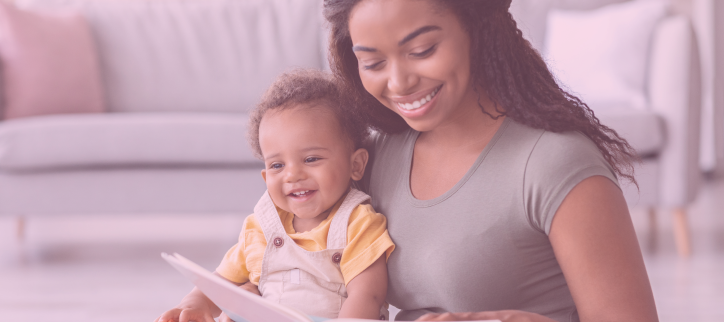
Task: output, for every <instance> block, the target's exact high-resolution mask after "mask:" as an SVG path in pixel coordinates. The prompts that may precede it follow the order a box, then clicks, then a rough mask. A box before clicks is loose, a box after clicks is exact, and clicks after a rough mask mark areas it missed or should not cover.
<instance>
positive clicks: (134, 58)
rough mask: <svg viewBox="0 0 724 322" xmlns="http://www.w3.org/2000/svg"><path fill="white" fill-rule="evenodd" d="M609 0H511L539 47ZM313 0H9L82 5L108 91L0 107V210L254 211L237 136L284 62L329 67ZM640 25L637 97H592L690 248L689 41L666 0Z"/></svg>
mask: <svg viewBox="0 0 724 322" xmlns="http://www.w3.org/2000/svg"><path fill="white" fill-rule="evenodd" d="M635 1H641V0H635ZM651 1H658V0H651ZM662 1H663V0H662ZM619 2H624V1H621V0H585V1H581V0H575V1H574V0H514V1H513V5H512V7H511V12H512V13H513V15H514V17H515V18H516V20H517V21H518V23H519V26H520V28H521V29H522V30H523V32H524V36H525V37H527V38H528V39H529V40H530V41H531V43H532V44H533V45H534V46H535V47H536V48H537V49H538V50H539V51H540V52H541V53H544V56H545V55H546V48H545V45H546V42H549V41H550V40H551V39H553V38H551V37H552V36H557V38H555V39H559V40H561V39H563V40H564V41H565V40H566V39H567V35H565V33H566V32H570V31H567V30H565V29H564V30H562V31H561V30H558V31H557V32H556V34H555V35H552V33H551V32H548V31H547V29H548V28H553V27H555V25H554V24H553V25H552V24H551V23H550V21H549V20H548V17H549V16H550V15H551V14H552V13H553V12H554V11H555V10H581V12H585V11H591V12H592V11H595V10H599V9H601V8H603V7H604V6H606V5H611V4H614V5H615V4H616V3H619ZM321 5H322V0H103V1H99V0H20V1H19V2H18V3H17V6H18V7H20V8H24V9H26V10H30V11H33V10H43V11H63V10H75V11H77V12H80V13H81V14H82V16H83V17H84V18H85V20H86V21H87V23H88V26H89V28H90V31H91V34H92V39H93V40H94V46H95V50H96V51H97V56H98V65H99V66H100V67H99V70H100V79H101V81H100V84H101V87H102V89H103V92H104V101H103V103H104V106H105V107H104V110H103V111H102V112H100V113H64V114H47V115H39V116H31V117H20V118H12V119H5V120H2V121H0V215H2V216H15V217H17V218H25V217H29V216H38V217H42V216H47V215H53V216H56V215H64V214H89V215H93V214H122V215H133V214H144V213H195V214H209V215H210V214H214V213H241V214H247V213H250V212H251V211H252V208H253V206H254V204H255V202H256V201H257V199H258V197H259V195H260V194H261V193H262V192H263V191H264V183H263V181H262V179H261V176H260V173H259V172H260V170H261V169H262V167H263V166H262V164H261V163H260V162H259V161H258V160H257V159H255V158H254V157H253V154H252V152H251V151H250V149H249V147H248V145H247V143H246V140H245V131H246V121H247V111H248V110H249V108H251V107H252V106H253V105H254V104H255V102H256V101H257V100H258V99H259V97H260V96H261V94H262V92H263V90H264V88H265V87H266V86H267V85H268V84H269V83H270V82H271V80H272V79H273V78H274V77H275V76H276V75H278V74H279V73H280V72H282V71H284V70H286V69H288V68H292V67H311V68H321V69H325V68H327V62H326V49H325V48H326V32H325V27H324V26H325V24H324V22H323V18H322V16H321ZM559 29H560V28H559ZM561 33H563V34H564V35H563V36H562V35H561ZM647 39H648V40H647V41H649V40H650V46H649V50H648V51H647V54H646V55H647V56H646V57H645V64H642V65H645V66H646V68H645V71H644V72H645V77H644V78H643V79H644V80H645V84H644V86H643V91H644V95H645V105H646V106H644V107H643V108H641V107H639V108H628V107H627V106H625V105H626V104H622V105H621V106H616V108H610V107H605V108H603V107H601V106H598V105H597V103H595V102H589V105H590V106H591V107H592V108H593V110H594V111H595V112H596V115H597V116H598V117H599V118H600V119H601V121H602V122H603V123H604V124H606V125H608V126H610V127H612V128H613V129H615V130H616V131H618V133H620V134H621V135H623V136H624V137H625V138H626V139H628V140H629V142H630V143H631V145H632V146H633V147H634V149H635V150H636V151H637V153H638V154H639V155H640V156H641V158H642V160H643V162H642V163H641V164H639V165H637V166H636V179H637V181H638V188H639V189H637V188H636V187H635V186H633V185H624V192H625V195H626V198H627V201H628V202H629V204H630V205H631V206H632V207H647V208H650V209H664V210H674V213H675V214H676V217H675V218H677V220H678V222H679V223H680V224H679V225H677V227H678V228H677V229H678V230H677V231H678V232H679V233H678V235H677V238H678V240H679V241H680V250H681V252H682V254H686V253H688V248H689V246H688V244H687V239H688V238H687V237H686V234H687V228H686V211H685V210H686V207H687V206H688V205H689V204H690V203H691V202H692V201H693V200H694V198H695V197H696V192H697V187H698V180H699V171H698V155H699V153H698V146H699V145H698V141H699V137H698V133H699V130H698V129H699V113H700V103H699V99H700V96H699V91H700V89H699V81H700V79H699V67H698V54H697V44H696V39H695V37H694V35H693V33H692V28H691V26H690V24H689V22H688V20H687V18H685V17H684V16H681V15H676V14H671V13H667V14H666V16H665V17H663V18H661V19H659V20H657V21H656V24H655V28H654V29H653V31H652V32H651V35H650V36H649V37H648V38H647ZM0 49H2V48H0ZM5 67H7V66H5ZM644 72H642V73H644ZM642 77H643V76H642ZM609 105H610V104H609ZM652 214H654V215H655V213H654V211H653V210H652ZM652 218H654V217H652ZM19 223H22V221H21V220H20V221H19Z"/></svg>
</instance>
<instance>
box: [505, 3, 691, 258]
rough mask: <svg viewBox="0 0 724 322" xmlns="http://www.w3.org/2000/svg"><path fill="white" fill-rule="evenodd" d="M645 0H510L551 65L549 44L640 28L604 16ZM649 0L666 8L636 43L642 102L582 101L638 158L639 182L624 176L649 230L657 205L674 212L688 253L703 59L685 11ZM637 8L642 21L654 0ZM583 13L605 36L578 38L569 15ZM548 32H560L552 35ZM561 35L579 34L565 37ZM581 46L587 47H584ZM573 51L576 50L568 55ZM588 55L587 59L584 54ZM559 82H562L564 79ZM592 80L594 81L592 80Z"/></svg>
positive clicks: (587, 41) (585, 41)
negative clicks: (640, 52)
mask: <svg viewBox="0 0 724 322" xmlns="http://www.w3.org/2000/svg"><path fill="white" fill-rule="evenodd" d="M644 1H647V0H634V1H625V0H585V1H580V0H515V1H513V4H512V7H511V13H513V15H514V17H515V18H516V21H517V22H518V24H519V27H520V29H521V30H522V31H523V33H524V36H525V37H526V38H527V39H528V40H529V41H530V42H531V43H532V44H533V45H534V47H536V48H537V49H538V50H539V51H540V52H541V53H543V56H544V57H545V58H546V59H547V60H548V62H549V65H553V69H555V64H556V62H555V61H552V60H555V58H553V57H551V56H555V49H551V48H547V46H558V47H562V48H564V49H570V48H571V46H578V47H591V48H595V47H596V46H597V45H598V44H599V43H607V42H608V41H610V40H609V39H606V37H605V35H606V34H605V32H608V31H610V30H616V28H619V29H620V30H619V31H621V32H620V34H618V35H616V34H614V35H613V36H615V37H616V39H626V38H627V37H628V38H630V37H633V36H631V35H629V34H632V33H635V32H636V31H637V30H634V29H633V28H631V27H628V28H627V27H626V26H627V25H626V24H627V23H628V22H627V21H626V16H625V15H623V16H621V17H620V18H617V19H613V18H609V19H608V20H606V19H605V16H606V15H609V17H613V16H614V15H615V12H613V11H614V10H621V11H622V12H623V11H625V10H629V11H628V14H629V16H631V13H632V12H634V13H635V11H631V10H635V9H631V8H628V9H627V8H623V7H622V6H629V7H633V6H637V5H639V4H640V5H643V6H646V5H650V4H644V3H643V2H644ZM635 2H636V3H635ZM648 2H650V3H653V2H659V3H660V4H661V5H662V6H664V8H665V12H662V16H661V17H660V18H658V19H657V20H656V21H654V22H653V30H652V31H651V32H650V36H648V38H643V39H642V40H639V41H638V42H639V43H634V44H633V45H644V46H642V47H641V48H644V52H643V54H644V55H645V56H644V58H645V60H644V62H645V65H644V66H645V67H646V68H645V69H643V70H642V71H641V73H642V75H641V76H642V80H643V84H642V85H643V86H642V88H641V89H642V94H643V96H644V99H645V101H644V103H643V105H644V106H638V107H637V106H633V105H636V104H635V103H636V102H635V101H634V102H633V103H632V102H621V103H615V104H612V103H611V102H605V101H602V100H595V99H594V100H586V99H585V97H584V101H586V102H587V103H588V105H589V106H590V107H591V109H592V110H593V111H594V113H595V115H596V116H597V117H598V118H599V119H600V120H601V123H602V124H604V125H607V126H609V127H611V128H612V129H614V130H615V131H617V132H618V133H619V134H621V135H622V136H623V137H624V138H625V139H627V140H628V142H629V143H630V144H631V146H632V147H633V148H634V149H635V150H636V152H637V154H638V156H639V157H640V158H641V163H640V164H637V165H636V166H635V176H636V180H637V182H638V187H636V186H635V185H632V184H626V183H624V182H622V183H623V190H624V195H625V197H626V200H627V202H628V204H629V206H630V207H634V208H635V207H638V208H644V209H647V210H648V213H649V220H650V223H651V225H652V229H653V233H652V236H655V235H656V220H657V218H656V216H657V211H666V212H671V213H672V214H673V221H674V234H675V239H676V243H677V248H678V252H679V253H680V254H681V255H683V256H686V255H688V254H689V253H690V251H691V246H690V244H689V228H688V224H687V218H686V215H687V214H686V209H687V207H688V206H689V205H690V204H691V203H692V202H693V201H694V200H695V198H696V196H697V192H698V187H699V183H700V178H701V172H700V170H699V132H700V113H701V70H700V68H701V67H700V62H699V52H698V44H697V41H696V37H695V34H694V32H693V28H692V26H691V23H690V21H689V19H688V18H687V17H686V16H685V15H683V14H677V13H676V11H675V10H674V8H672V7H669V6H668V5H667V4H668V3H669V2H668V1H663V0H662V1H659V0H648ZM637 3H638V4H637ZM654 7H655V4H654ZM621 8H622V9H621ZM641 8H642V9H641V10H646V11H645V12H639V13H638V14H636V15H633V16H632V17H633V18H634V19H636V20H638V21H634V22H631V25H632V26H637V24H638V25H641V24H642V22H641V20H643V19H645V18H643V16H644V15H642V13H650V12H651V11H652V10H653V9H651V7H649V8H644V7H641ZM551 19H557V21H551ZM582 19H588V21H587V22H585V23H582V25H583V26H580V28H584V30H585V28H589V29H590V28H592V27H591V26H590V25H589V21H590V20H594V19H598V20H599V21H600V22H602V23H603V26H604V28H605V30H603V31H602V32H600V33H598V34H601V35H602V36H600V37H589V38H581V37H580V36H579V35H578V34H580V33H581V30H574V28H570V27H571V23H572V22H576V21H579V22H580V21H582ZM564 27H568V29H566V28H564ZM574 27H576V28H578V26H574ZM641 28H644V27H641ZM549 29H551V30H549ZM552 32H555V33H558V34H555V35H552V34H551V33H552ZM595 32H597V31H595V30H594V32H592V33H594V34H595ZM642 36H645V34H642ZM566 41H577V42H576V43H572V44H562V43H565V42H566ZM642 41H647V42H648V43H642ZM564 45H568V46H569V47H565V46H564ZM624 49H625V48H624ZM552 51H553V53H552V54H551V52H552ZM581 52H583V53H585V52H586V49H585V48H584V49H583V50H582V51H581ZM627 54H628V53H627ZM559 56H561V55H560V54H559ZM591 56H592V57H584V58H581V62H580V64H579V65H578V66H577V67H579V68H581V67H584V68H585V67H586V66H582V65H584V64H590V65H595V64H598V63H601V62H600V61H596V57H595V54H593V55H591ZM578 58H579V57H573V59H578ZM589 58H590V59H591V61H586V59H589ZM624 58H625V57H624ZM602 63H603V64H605V63H606V62H605V61H604V62H602ZM615 63H616V62H615ZM621 64H623V63H621ZM606 72H607V71H599V72H598V73H592V75H591V77H590V78H589V79H582V80H581V79H573V78H572V79H571V82H574V81H578V82H592V81H591V79H594V78H595V77H598V76H599V75H598V74H605V73H606ZM559 79H560V78H559ZM563 83H564V84H563V85H564V86H565V85H569V84H565V82H563ZM574 85H578V84H574ZM585 85H586V84H583V85H581V87H575V86H571V87H572V88H573V89H576V88H584V90H582V92H584V93H587V92H590V91H591V89H590V88H585ZM591 85H594V86H597V85H599V84H598V83H595V82H592V83H591ZM605 85H606V84H603V85H601V86H602V87H605ZM593 91H595V88H594V89H593ZM574 92H576V91H575V90H574ZM602 94H604V95H606V94H609V93H606V92H604V93H602ZM654 242H655V241H654Z"/></svg>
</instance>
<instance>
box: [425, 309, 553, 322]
mask: <svg viewBox="0 0 724 322" xmlns="http://www.w3.org/2000/svg"><path fill="white" fill-rule="evenodd" d="M476 320H500V321H502V322H551V321H553V320H551V319H549V318H547V317H545V316H542V315H539V314H535V313H530V312H524V311H514V310H508V311H487V312H465V313H450V312H448V313H442V314H439V313H428V314H425V315H423V316H421V317H420V318H419V319H417V320H416V321H476Z"/></svg>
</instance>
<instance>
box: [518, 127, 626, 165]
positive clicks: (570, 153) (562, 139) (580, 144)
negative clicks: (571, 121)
mask: <svg viewBox="0 0 724 322" xmlns="http://www.w3.org/2000/svg"><path fill="white" fill-rule="evenodd" d="M590 167H599V168H603V169H606V170H608V171H609V172H610V173H611V174H612V175H613V173H614V171H613V168H612V167H611V165H610V164H609V163H608V161H606V159H605V158H604V156H603V154H602V153H601V151H600V150H599V148H598V146H596V144H595V143H594V142H593V141H592V140H591V139H590V138H588V137H587V136H585V135H584V134H582V133H580V132H577V131H567V132H550V131H543V132H542V133H541V135H540V137H539V138H538V140H537V142H536V143H535V145H534V146H533V149H532V150H531V151H530V156H529V158H528V162H527V165H526V173H528V172H530V173H533V174H535V173H539V174H549V175H551V174H556V173H558V174H561V175H564V176H565V175H567V174H570V172H572V171H576V170H579V169H585V168H590Z"/></svg>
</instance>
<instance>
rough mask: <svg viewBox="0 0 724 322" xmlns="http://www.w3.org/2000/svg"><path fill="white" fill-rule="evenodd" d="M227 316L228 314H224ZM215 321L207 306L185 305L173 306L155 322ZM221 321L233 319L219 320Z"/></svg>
mask: <svg viewBox="0 0 724 322" xmlns="http://www.w3.org/2000/svg"><path fill="white" fill-rule="evenodd" d="M224 316H226V315H224ZM190 321H195V322H214V318H213V317H212V316H211V311H210V310H209V309H208V308H206V309H203V308H196V307H185V308H173V309H171V310H168V311H166V312H165V313H163V314H161V316H159V317H158V318H157V319H156V320H154V322H190ZM219 321H231V319H228V320H219Z"/></svg>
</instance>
